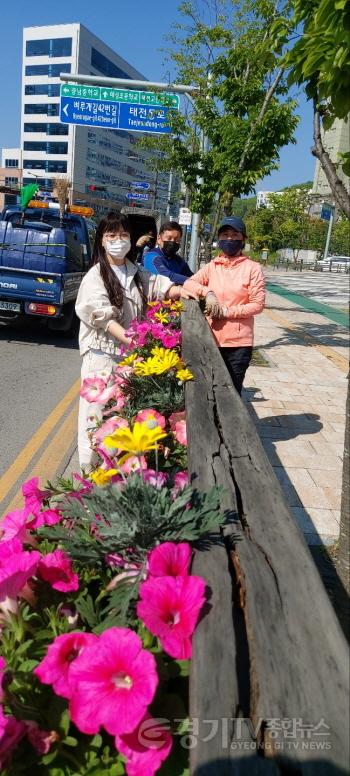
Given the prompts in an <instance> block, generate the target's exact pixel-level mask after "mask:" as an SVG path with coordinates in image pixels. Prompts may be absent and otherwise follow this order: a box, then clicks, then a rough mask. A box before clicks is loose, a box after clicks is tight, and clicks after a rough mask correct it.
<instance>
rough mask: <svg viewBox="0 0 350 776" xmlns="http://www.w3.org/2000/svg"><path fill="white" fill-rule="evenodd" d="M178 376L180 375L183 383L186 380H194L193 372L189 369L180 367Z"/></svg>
mask: <svg viewBox="0 0 350 776" xmlns="http://www.w3.org/2000/svg"><path fill="white" fill-rule="evenodd" d="M176 377H178V378H179V380H181V382H182V383H185V382H186V380H193V374H192V372H190V370H189V369H179V370H178V372H176Z"/></svg>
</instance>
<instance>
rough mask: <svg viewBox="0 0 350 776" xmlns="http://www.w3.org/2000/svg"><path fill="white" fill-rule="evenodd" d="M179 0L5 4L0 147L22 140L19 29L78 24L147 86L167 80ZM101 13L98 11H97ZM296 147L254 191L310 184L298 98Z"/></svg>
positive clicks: (307, 114) (305, 122)
mask: <svg viewBox="0 0 350 776" xmlns="http://www.w3.org/2000/svg"><path fill="white" fill-rule="evenodd" d="M178 6H179V0H147V2H145V0H133V2H132V3H131V2H125V0H102V2H101V3H100V4H98V3H93V2H89V0H74V2H72V0H59V2H52V1H51V0H45V2H44V0H34V1H33V2H31V3H28V2H27V0H17V2H16V3H14V4H13V5H12V3H11V2H3V7H2V10H1V29H0V95H1V103H0V106H1V107H0V148H11V147H17V146H18V145H19V140H20V90H21V61H22V28H23V27H30V26H36V25H38V26H41V25H46V24H63V23H66V24H67V23H72V22H81V24H84V25H85V27H87V28H88V29H89V30H91V32H93V33H94V34H95V35H97V36H98V37H99V38H101V39H102V40H103V41H104V42H105V43H106V44H108V45H109V46H110V47H111V48H112V49H114V50H115V51H116V52H117V53H118V54H120V56H122V57H123V58H124V59H126V60H127V61H128V62H130V64H132V65H133V66H134V67H135V68H136V69H137V70H139V71H140V72H141V73H143V74H144V75H145V77H146V78H148V79H149V80H151V81H161V80H168V75H167V70H169V66H168V65H166V64H165V65H164V64H163V62H164V59H165V55H164V51H162V50H161V49H162V48H164V47H165V46H166V41H165V36H166V35H167V34H168V33H169V31H170V29H171V25H172V24H173V23H174V22H179V21H180V19H181V15H180V14H179V12H178ZM98 9H100V11H99V10H98ZM297 112H298V114H299V115H300V123H299V126H298V129H297V131H296V135H295V137H296V141H297V142H296V145H289V146H287V147H285V148H283V149H282V150H281V152H280V168H279V170H277V171H275V172H273V173H272V174H271V175H270V176H268V177H266V178H264V179H263V180H262V181H259V182H258V184H257V185H256V189H257V190H258V189H266V190H271V191H278V189H280V188H283V187H285V186H289V185H293V184H294V183H302V182H303V181H307V180H312V179H313V175H314V167H315V163H314V158H313V157H312V156H311V153H310V147H311V145H312V112H311V106H310V103H308V102H306V99H305V97H304V96H303V95H301V97H300V100H299V107H298V110H297Z"/></svg>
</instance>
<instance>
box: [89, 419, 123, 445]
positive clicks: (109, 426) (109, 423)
mask: <svg viewBox="0 0 350 776" xmlns="http://www.w3.org/2000/svg"><path fill="white" fill-rule="evenodd" d="M128 425H129V424H128V421H127V420H126V418H121V417H120V415H115V416H114V417H113V418H109V420H106V421H105V423H102V426H100V427H99V428H98V429H97V431H95V432H94V441H95V442H96V443H97V444H100V443H101V442H103V440H104V439H105V438H106V436H109V435H110V434H113V431H115V430H116V428H128Z"/></svg>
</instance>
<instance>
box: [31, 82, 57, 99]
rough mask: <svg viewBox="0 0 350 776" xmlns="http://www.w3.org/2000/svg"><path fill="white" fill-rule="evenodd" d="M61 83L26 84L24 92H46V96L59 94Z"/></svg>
mask: <svg viewBox="0 0 350 776" xmlns="http://www.w3.org/2000/svg"><path fill="white" fill-rule="evenodd" d="M60 88H61V84H27V85H26V86H25V87H24V94H47V96H48V97H59V96H60Z"/></svg>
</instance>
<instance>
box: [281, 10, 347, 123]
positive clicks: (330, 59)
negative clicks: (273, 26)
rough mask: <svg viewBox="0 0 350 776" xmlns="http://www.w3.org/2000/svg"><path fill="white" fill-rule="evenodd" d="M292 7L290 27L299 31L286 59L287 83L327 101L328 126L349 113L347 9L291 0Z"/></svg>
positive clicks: (309, 95)
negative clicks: (300, 32) (299, 85)
mask: <svg viewBox="0 0 350 776" xmlns="http://www.w3.org/2000/svg"><path fill="white" fill-rule="evenodd" d="M293 7H294V17H293V25H294V27H297V26H298V25H300V24H302V25H303V29H302V34H301V35H300V36H299V37H298V39H297V40H296V42H295V43H294V45H293V47H292V49H291V50H290V51H289V53H288V56H287V64H288V65H290V66H291V76H290V80H291V81H295V82H297V83H299V84H302V83H305V84H306V91H307V94H308V97H315V98H316V99H317V100H318V101H320V102H322V101H324V100H325V101H326V102H327V107H326V117H327V125H328V126H329V125H330V124H331V123H332V121H333V119H334V118H335V117H338V118H346V117H347V115H348V113H349V111H350V88H349V87H350V47H349V33H350V6H349V3H348V2H347V0H294V2H293Z"/></svg>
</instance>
